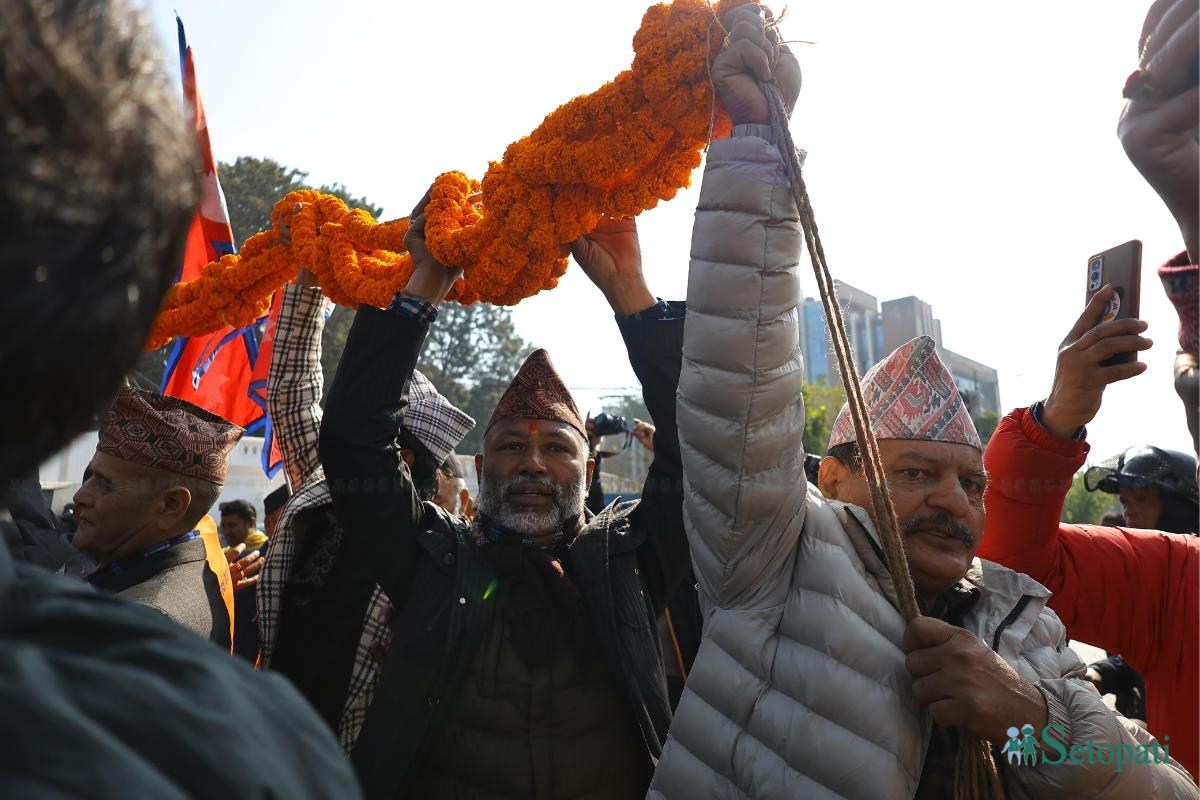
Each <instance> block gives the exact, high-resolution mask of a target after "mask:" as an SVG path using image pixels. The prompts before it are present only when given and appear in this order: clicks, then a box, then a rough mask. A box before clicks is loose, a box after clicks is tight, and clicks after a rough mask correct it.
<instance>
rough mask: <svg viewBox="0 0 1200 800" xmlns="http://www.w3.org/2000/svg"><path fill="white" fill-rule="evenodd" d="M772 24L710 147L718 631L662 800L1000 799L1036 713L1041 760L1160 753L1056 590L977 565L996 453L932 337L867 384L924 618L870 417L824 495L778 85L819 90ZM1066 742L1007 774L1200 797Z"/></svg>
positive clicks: (1152, 767)
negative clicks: (906, 604)
mask: <svg viewBox="0 0 1200 800" xmlns="http://www.w3.org/2000/svg"><path fill="white" fill-rule="evenodd" d="M764 22H765V21H764V19H763V18H762V17H761V16H760V7H759V6H756V5H748V6H741V7H739V8H737V9H736V10H734V11H732V12H730V14H728V15H726V17H725V18H724V19H723V24H724V27H725V29H726V31H728V37H727V39H726V42H727V46H726V47H725V48H723V50H722V51H721V54H720V55H719V56H718V57H717V60H716V61H715V62H714V64H713V67H712V76H713V81H714V85H715V87H716V90H717V92H718V93H719V94H720V96H721V99H722V102H723V103H724V105H725V107H726V108H727V109H729V110H730V113H731V115H732V116H733V121H734V128H733V136H732V138H729V139H725V140H721V141H714V142H713V143H712V145H711V146H710V148H709V151H708V157H707V163H706V167H705V175H704V182H703V185H702V188H701V192H700V202H699V206H698V208H697V211H696V223H695V228H694V231H693V235H692V261H691V268H690V275H689V280H688V322H687V329H686V331H685V336H684V359H683V368H682V372H681V376H680V382H679V401H678V405H677V414H678V420H679V436H680V447H681V452H682V454H683V464H684V474H685V482H684V486H685V505H684V518H685V520H686V524H687V533H688V537H689V539H690V541H691V552H692V557H693V561H694V563H695V571H696V577H697V579H698V581H699V587H700V599H701V607H702V608H703V610H704V612H705V625H704V639H703V641H702V642H701V645H700V650H699V653H698V654H697V656H696V660H695V662H694V664H693V667H692V671H691V673H690V675H689V676H688V683H687V686H686V688H685V689H684V693H683V697H682V699H681V700H680V702H679V706H678V708H677V709H676V714H675V719H674V722H673V723H672V726H671V734H670V737H669V739H668V741H667V745H666V747H665V748H664V750H663V757H662V759H661V760H660V761H659V765H658V769H657V771H656V772H655V775H654V781H653V784H652V785H651V788H650V793H649V796H650V797H651V798H654V800H659V799H660V798H670V800H697V799H698V798H724V799H726V800H731V799H734V798H755V799H756V800H784V798H797V797H805V798H807V797H822V798H833V797H841V798H864V800H865V799H869V800H881V798H896V800H900V799H901V798H904V799H905V800H907V799H908V798H912V797H914V796H915V797H917V798H943V797H946V798H948V797H952V796H970V797H985V796H990V795H991V793H992V792H991V790H990V788H989V789H985V788H984V787H982V786H981V783H982V781H977V780H975V777H974V776H976V775H978V774H979V773H977V772H975V771H974V768H975V767H977V766H984V765H983V764H981V761H982V758H981V754H980V756H976V755H975V752H976V751H974V750H967V749H965V748H966V747H973V746H974V742H973V741H972V739H978V740H982V741H984V742H988V743H990V744H991V745H992V746H993V748H994V749H995V752H997V753H998V752H999V749H1000V748H1001V747H1003V746H1004V745H1005V744H1009V743H1010V740H1011V739H1012V738H1013V736H1012V735H1011V734H1009V733H1008V731H1009V729H1010V728H1018V729H1021V728H1023V727H1024V726H1025V725H1027V724H1028V725H1032V726H1033V728H1034V731H1035V733H1034V736H1036V737H1037V743H1038V745H1039V746H1043V747H1045V746H1046V745H1047V743H1048V742H1050V741H1053V742H1054V743H1055V744H1056V745H1057V746H1061V747H1065V749H1066V752H1068V753H1069V752H1070V751H1071V748H1072V747H1075V746H1077V745H1078V746H1080V747H1085V746H1090V747H1092V748H1093V749H1094V748H1097V747H1100V748H1103V749H1105V751H1106V752H1108V753H1109V754H1110V756H1111V754H1112V753H1113V752H1115V751H1116V749H1117V748H1124V749H1123V750H1122V751H1121V752H1127V753H1128V754H1129V756H1130V759H1132V758H1133V754H1134V753H1135V752H1136V747H1137V746H1138V745H1142V746H1143V748H1144V750H1143V752H1144V751H1145V749H1148V748H1149V747H1150V745H1151V743H1152V742H1153V739H1152V738H1151V737H1150V736H1149V734H1147V733H1146V732H1145V731H1143V730H1140V729H1137V728H1136V726H1132V723H1130V726H1131V727H1133V728H1134V730H1133V731H1130V730H1128V729H1127V728H1126V726H1125V725H1124V724H1122V722H1121V721H1120V720H1119V719H1118V718H1117V717H1116V716H1114V715H1113V714H1112V712H1110V711H1109V710H1108V709H1107V708H1106V707H1105V706H1104V703H1103V702H1102V700H1101V699H1100V697H1099V696H1098V695H1097V694H1096V692H1095V690H1094V689H1093V688H1092V687H1091V685H1090V684H1089V683H1088V682H1087V681H1086V680H1084V671H1085V668H1084V665H1083V663H1082V662H1081V661H1080V659H1079V658H1078V657H1077V656H1076V655H1075V654H1074V653H1073V652H1072V651H1071V650H1070V649H1069V648H1068V647H1067V644H1066V641H1065V638H1064V633H1063V626H1062V623H1061V622H1059V620H1058V618H1057V617H1056V616H1055V615H1054V613H1053V612H1051V611H1050V610H1048V609H1047V608H1046V601H1047V599H1048V598H1049V595H1050V592H1049V591H1047V590H1046V589H1045V588H1044V587H1042V586H1041V585H1040V584H1038V583H1036V582H1035V581H1033V580H1032V579H1031V578H1029V577H1028V576H1025V575H1020V574H1018V573H1015V572H1013V571H1011V570H1008V569H1005V568H1004V567H1000V566H998V565H995V564H992V563H990V562H986V561H982V562H981V561H979V560H978V559H976V558H975V550H976V548H977V546H978V544H979V541H980V537H981V534H982V532H983V521H984V507H983V493H984V488H985V486H986V483H987V475H986V473H985V471H984V467H983V459H982V455H983V454H982V446H981V444H980V439H979V436H978V434H977V433H976V430H975V425H974V424H973V422H972V421H971V417H970V416H969V414H968V413H967V410H966V407H965V406H964V403H963V399H962V396H961V394H960V393H959V391H958V389H957V387H956V386H955V385H954V381H953V379H952V378H951V376H950V374H949V373H948V372H947V370H946V369H945V367H944V366H943V365H942V364H941V362H940V360H939V358H938V355H937V351H936V348H935V346H934V342H933V340H932V339H930V338H928V337H920V338H917V339H914V340H912V341H910V342H908V343H906V344H905V345H903V346H901V347H900V348H899V349H897V350H896V351H895V352H893V353H891V354H890V355H889V356H888V357H887V358H885V359H884V360H883V361H882V362H880V363H879V364H877V365H876V366H875V367H874V368H873V369H871V370H870V371H869V372H868V373H867V375H866V376H865V377H864V378H863V379H862V388H863V399H864V402H865V405H866V414H867V418H868V420H869V424H870V425H871V426H872V428H873V429H874V431H875V432H876V435H877V436H878V438H879V440H880V441H879V446H880V454H881V457H882V468H883V473H884V476H885V478H886V480H887V483H888V486H889V488H890V492H891V495H892V498H893V499H894V501H895V509H896V512H897V517H898V520H899V523H900V530H901V532H902V538H903V547H904V551H905V554H906V555H907V558H908V562H909V568H910V572H911V576H912V578H913V582H914V584H915V589H916V595H917V597H918V599H919V603H920V606H921V609H922V612H923V614H924V616H918V617H916V618H915V619H914V620H913V621H912V622H911V623H909V624H907V625H906V624H905V622H904V618H903V617H902V615H901V614H900V612H899V610H898V608H897V600H896V594H897V593H896V591H895V589H894V585H893V582H892V578H891V574H890V571H889V569H888V567H887V565H886V563H885V556H884V550H883V547H882V545H881V541H880V537H879V535H878V533H877V532H876V527H875V520H874V519H873V512H872V511H871V510H870V509H871V508H872V503H871V499H870V492H869V489H868V486H867V482H866V479H865V477H864V474H863V473H864V469H863V465H862V463H861V459H860V458H859V453H858V444H857V441H856V436H855V433H854V429H853V425H852V423H851V418H850V415H849V412H848V410H847V409H845V408H843V410H842V412H841V414H840V415H839V417H838V419H837V420H836V422H835V424H834V428H833V433H832V436H831V439H830V448H829V456H828V457H827V458H825V459H824V460H823V461H822V462H821V466H820V473H819V482H820V492H818V491H816V490H815V489H814V488H811V487H809V486H808V485H807V481H806V476H805V468H804V467H805V454H804V449H803V437H804V427H805V425H804V405H803V400H802V392H801V389H802V381H803V375H804V366H803V356H802V354H801V351H800V347H799V341H800V337H799V331H798V315H797V313H796V307H797V303H798V302H799V300H798V298H799V297H800V291H799V289H800V286H799V277H800V271H799V261H800V253H801V249H802V243H801V233H800V227H799V225H798V222H797V221H798V216H799V215H798V211H797V206H796V201H795V199H794V195H793V193H792V190H791V187H790V185H789V182H788V178H787V173H786V171H785V169H784V167H783V160H782V157H781V153H780V149H779V147H777V146H776V144H774V131H773V129H772V126H770V125H769V124H767V123H768V120H769V114H768V103H767V98H766V97H765V95H764V94H763V92H762V90H761V89H760V87H759V81H773V82H774V84H775V85H776V86H777V87H778V89H779V90H780V93H781V95H782V97H783V99H784V103H785V104H786V105H787V106H789V107H790V105H791V104H792V103H794V101H795V99H796V96H797V94H798V92H799V85H800V80H799V78H800V75H799V66H798V65H797V63H796V60H795V58H794V56H792V55H791V53H790V52H788V50H787V48H786V46H782V45H780V43H779V37H778V34H777V32H776V31H775V30H773V29H772V28H771V27H770V26H767V25H765V24H764ZM1049 725H1053V726H1055V727H1053V728H1048V726H1049ZM962 732H967V733H969V734H971V735H972V736H971V737H966V736H963V735H962ZM1047 749H1048V752H1047V753H1046V755H1047V756H1048V757H1049V760H1041V759H1035V763H1032V764H1029V763H1026V764H1023V765H1020V766H1018V765H1015V764H1014V765H1009V764H1007V763H1000V764H998V765H996V768H998V769H999V771H1000V775H999V776H997V777H999V779H1001V780H1002V781H1003V783H1004V789H1003V790H1002V792H1003V793H1004V794H1006V795H1007V796H1008V797H1010V798H1058V797H1130V798H1132V797H1155V796H1158V797H1173V796H1191V795H1192V793H1194V788H1193V787H1192V782H1191V780H1190V778H1189V777H1188V775H1187V774H1186V773H1185V772H1184V771H1183V770H1182V768H1180V767H1179V766H1178V765H1177V764H1175V763H1174V762H1169V761H1167V762H1164V763H1146V759H1145V758H1143V759H1141V760H1140V763H1126V764H1124V766H1123V768H1122V769H1121V770H1119V771H1118V770H1117V769H1116V768H1115V766H1114V763H1113V760H1112V758H1111V757H1110V759H1109V761H1108V763H1099V762H1097V761H1093V762H1091V763H1088V762H1087V761H1086V760H1085V761H1084V763H1073V762H1072V761H1070V760H1066V759H1060V760H1058V762H1057V763H1055V761H1054V759H1056V758H1057V757H1058V751H1057V750H1056V749H1054V747H1048V748H1047ZM1157 752H1158V754H1159V755H1160V756H1161V755H1162V748H1161V747H1158V748H1157ZM962 754H968V755H970V756H971V757H972V758H977V759H979V760H976V761H974V762H971V761H960V760H959V757H960V755H962ZM964 758H965V756H964ZM991 769H993V767H991V766H990V765H988V766H987V771H990V770H991ZM956 778H962V779H963V780H962V782H961V784H960V781H958V780H956ZM960 788H965V789H966V790H967V791H966V792H965V793H960V792H958V789H960ZM975 789H981V790H982V793H975V792H974V791H973V790H975Z"/></svg>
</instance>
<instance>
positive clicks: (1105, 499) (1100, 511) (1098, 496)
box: [1062, 473, 1114, 525]
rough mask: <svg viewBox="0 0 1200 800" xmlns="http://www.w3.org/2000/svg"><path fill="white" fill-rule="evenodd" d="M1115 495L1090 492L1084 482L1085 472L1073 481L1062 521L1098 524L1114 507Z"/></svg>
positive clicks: (1076, 523)
mask: <svg viewBox="0 0 1200 800" xmlns="http://www.w3.org/2000/svg"><path fill="white" fill-rule="evenodd" d="M1113 502H1114V501H1113V496H1112V495H1111V494H1105V493H1104V492H1089V491H1088V490H1087V487H1086V486H1084V484H1083V473H1080V474H1078V475H1076V476H1075V479H1074V480H1072V481H1071V490H1070V491H1069V492H1067V499H1066V501H1065V502H1064V503H1063V512H1062V521H1063V522H1069V523H1073V524H1075V525H1098V524H1099V523H1100V520H1101V518H1102V517H1103V516H1104V515H1105V514H1107V513H1108V512H1109V510H1111V509H1112V507H1113Z"/></svg>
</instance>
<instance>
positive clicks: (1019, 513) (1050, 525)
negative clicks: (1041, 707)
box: [979, 409, 1196, 669]
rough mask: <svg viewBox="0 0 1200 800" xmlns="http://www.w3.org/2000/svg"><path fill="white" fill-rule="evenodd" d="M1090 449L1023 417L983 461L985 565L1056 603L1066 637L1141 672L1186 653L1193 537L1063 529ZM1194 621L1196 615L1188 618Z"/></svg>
mask: <svg viewBox="0 0 1200 800" xmlns="http://www.w3.org/2000/svg"><path fill="white" fill-rule="evenodd" d="M1086 456H1087V445H1086V444H1084V443H1083V442H1077V441H1066V440H1063V439H1059V438H1058V437H1056V436H1054V435H1053V434H1051V433H1049V432H1048V431H1046V430H1044V429H1043V428H1042V427H1041V426H1040V425H1038V424H1037V422H1035V421H1034V419H1033V418H1032V416H1030V414H1029V411H1028V409H1019V410H1017V411H1015V412H1013V413H1012V414H1010V415H1009V416H1007V417H1006V418H1005V419H1004V421H1003V422H1001V424H1000V426H999V427H998V428H997V429H996V432H995V434H993V436H992V439H991V441H990V442H989V444H988V448H987V452H986V453H985V454H984V463H985V464H986V466H987V470H988V473H989V485H988V490H987V494H986V495H985V497H984V503H985V508H986V510H987V516H986V522H985V525H984V538H983V544H982V545H981V547H980V549H979V555H980V557H981V558H986V559H989V560H991V561H995V562H997V563H999V564H1003V565H1004V566H1006V567H1008V568H1009V569H1013V570H1016V571H1018V572H1024V573H1026V574H1028V575H1029V576H1030V577H1032V578H1033V579H1034V580H1036V581H1038V582H1039V583H1041V584H1043V585H1044V586H1046V588H1048V589H1050V591H1052V592H1053V593H1054V596H1053V597H1052V598H1051V600H1050V607H1051V608H1052V609H1054V611H1055V612H1056V613H1057V614H1058V615H1059V616H1060V617H1061V618H1062V621H1063V624H1064V625H1066V628H1067V635H1068V636H1070V637H1071V638H1073V639H1079V640H1081V641H1085V642H1087V643H1088V644H1092V645H1095V646H1097V647H1103V648H1104V649H1106V650H1110V651H1114V652H1118V653H1121V654H1122V655H1123V656H1124V657H1125V660H1126V661H1127V662H1128V663H1129V664H1130V665H1132V666H1133V667H1134V668H1136V669H1144V668H1145V666H1146V665H1147V664H1149V663H1150V662H1152V661H1154V660H1156V659H1159V658H1162V657H1164V656H1167V657H1169V655H1168V654H1167V653H1165V652H1162V650H1163V649H1164V647H1165V648H1166V649H1172V648H1174V647H1175V646H1183V642H1182V641H1181V638H1182V637H1180V636H1179V634H1178V626H1179V624H1180V621H1181V618H1182V617H1181V612H1182V611H1183V610H1184V609H1185V608H1186V607H1187V605H1188V599H1187V598H1186V597H1183V596H1180V594H1181V593H1183V594H1186V593H1187V588H1188V587H1189V586H1194V584H1195V582H1194V580H1192V578H1193V576H1191V575H1189V571H1194V568H1193V566H1189V565H1193V562H1192V560H1191V559H1192V557H1193V556H1194V554H1192V553H1190V552H1189V551H1190V550H1192V549H1196V548H1194V547H1192V546H1191V545H1192V543H1190V542H1189V541H1188V539H1189V538H1191V537H1185V536H1180V535H1177V534H1168V533H1162V532H1159V531H1140V530H1126V529H1124V528H1102V527H1097V526H1090V525H1087V526H1085V525H1066V524H1062V523H1060V522H1059V519H1060V517H1061V515H1062V506H1063V499H1064V498H1065V497H1066V494H1067V491H1068V490H1069V489H1070V486H1071V478H1072V476H1073V474H1074V473H1075V471H1076V470H1077V469H1078V468H1079V467H1080V466H1082V464H1083V461H1084V459H1085V458H1086ZM1182 616H1183V617H1186V616H1187V614H1186V613H1185V614H1183V615H1182Z"/></svg>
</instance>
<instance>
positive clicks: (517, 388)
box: [484, 350, 587, 438]
mask: <svg viewBox="0 0 1200 800" xmlns="http://www.w3.org/2000/svg"><path fill="white" fill-rule="evenodd" d="M504 419H528V420H531V422H530V426H529V431H530V433H533V432H534V431H535V430H536V427H537V426H536V425H534V424H533V423H532V420H538V419H545V420H552V421H554V422H561V423H564V424H566V425H570V426H571V427H572V428H574V429H575V430H577V431H579V433H580V435H582V436H584V437H585V438H586V437H587V434H586V433H585V432H584V425H583V417H582V416H581V415H580V413H579V408H578V407H577V406H576V405H575V399H574V398H572V397H571V392H570V391H568V390H567V385H566V384H565V383H563V380H562V378H561V377H559V374H558V372H557V371H556V370H555V369H554V364H553V363H552V362H551V361H550V354H549V353H547V352H546V351H545V350H534V351H533V352H532V353H531V354H530V355H529V358H527V359H525V363H524V364H522V365H521V369H520V370H518V371H517V374H516V376H515V377H514V378H513V380H512V383H510V384H509V385H508V388H507V389H505V390H504V396H503V397H501V398H500V402H499V403H497V404H496V410H495V412H493V413H492V418H491V419H490V420H489V421H488V424H487V430H490V429H491V427H492V426H493V425H495V424H496V423H497V422H499V421H500V420H504ZM487 430H485V431H484V432H485V433H486V432H487Z"/></svg>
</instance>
